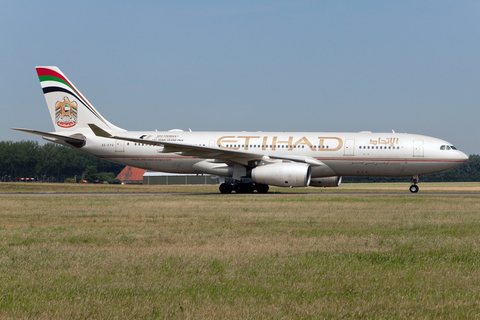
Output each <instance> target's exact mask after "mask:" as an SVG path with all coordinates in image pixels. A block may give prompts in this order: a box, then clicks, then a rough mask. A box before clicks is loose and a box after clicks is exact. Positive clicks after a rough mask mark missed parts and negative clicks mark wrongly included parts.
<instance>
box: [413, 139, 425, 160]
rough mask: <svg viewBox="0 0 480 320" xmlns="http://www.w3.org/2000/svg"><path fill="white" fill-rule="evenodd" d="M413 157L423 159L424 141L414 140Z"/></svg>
mask: <svg viewBox="0 0 480 320" xmlns="http://www.w3.org/2000/svg"><path fill="white" fill-rule="evenodd" d="M413 156H414V157H423V140H413Z"/></svg>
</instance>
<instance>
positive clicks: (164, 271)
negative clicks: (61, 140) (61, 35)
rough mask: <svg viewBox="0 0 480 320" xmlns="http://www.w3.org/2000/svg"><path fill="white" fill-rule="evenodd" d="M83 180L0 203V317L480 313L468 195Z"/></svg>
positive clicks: (478, 260) (476, 202) (477, 241)
mask: <svg viewBox="0 0 480 320" xmlns="http://www.w3.org/2000/svg"><path fill="white" fill-rule="evenodd" d="M15 185H21V184H17V183H16V184H15ZM4 186H5V185H4V184H0V188H1V190H2V193H7V192H15V193H18V192H23V193H29V192H30V193H37V192H39V190H38V189H32V188H33V184H32V185H28V184H24V186H25V189H22V188H20V189H15V188H17V187H16V186H15V187H4ZM64 186H67V185H57V186H51V187H47V186H43V189H44V190H47V189H48V188H52V189H49V190H50V191H45V192H64V191H65V187H64ZM71 186H73V187H71ZM478 186H479V184H476V185H471V184H466V185H460V184H457V185H450V186H447V185H445V184H442V185H440V186H434V185H431V186H430V187H431V188H442V189H441V192H443V191H446V190H443V188H448V189H452V188H455V189H462V190H463V191H461V192H473V191H472V190H474V189H475V188H477V187H478ZM90 187H91V188H92V189H90V192H94V193H98V194H97V195H89V196H70V195H58V196H48V195H43V196H42V195H37V196H28V195H3V196H1V197H0V275H1V277H0V318H22V319H28V318H35V319H36V318H42V319H65V318H71V319H85V318H91V319H132V318H141V319H158V318H167V319H171V318H173V319H177V318H178V319H198V318H200V319H205V318H208V319H271V318H274V319H285V318H286V319H289V318H298V319H318V318H320V319H322V318H331V319H336V318H367V319H368V318H375V319H391V318H394V319H404V318H428V319H432V318H443V319H452V318H453V319H466V318H470V319H473V318H479V317H480V304H479V301H480V255H479V252H480V251H479V249H480V197H479V196H476V195H471V196H468V195H467V196H463V195H457V196H448V197H446V196H443V197H442V196H435V195H429V196H427V197H422V196H421V195H410V194H408V191H406V192H405V190H404V187H405V185H404V184H402V186H401V190H402V192H405V195H394V196H390V195H375V194H373V195H342V194H329V192H328V191H327V192H326V190H332V189H324V190H325V191H323V192H322V193H316V194H288V193H276V194H272V193H270V194H266V195H259V194H252V195H236V194H232V195H220V194H199V195H174V194H173V195H153V194H152V195H137V196H124V197H122V196H110V195H101V194H100V193H101V192H105V191H99V190H107V189H108V190H110V191H106V192H112V191H115V188H117V189H118V187H119V186H116V187H115V188H113V189H110V188H111V187H113V186H98V185H97V186H85V185H81V186H78V188H80V189H79V190H77V191H75V185H70V186H68V188H67V189H68V191H66V192H87V191H80V190H85V189H81V188H90ZM120 187H128V188H129V189H128V190H130V191H128V192H169V190H170V189H172V190H173V192H183V191H185V190H184V188H185V187H184V186H183V187H182V186H178V187H170V189H169V188H168V187H161V188H160V189H161V190H162V191H159V189H158V187H157V188H153V189H148V188H152V187H144V186H120ZM137 187H140V188H138V189H137ZM354 187H355V186H350V188H351V189H354ZM365 187H366V186H365V185H358V186H357V188H360V189H359V190H363V191H362V192H365V189H362V188H365ZM383 187H384V190H392V189H391V188H393V189H395V188H397V186H396V184H394V185H384V186H383ZM407 187H408V185H407ZM421 187H422V185H421ZM426 187H427V184H425V188H426ZM56 188H57V189H56ZM102 188H105V189H102ZM188 188H190V189H189V190H188V191H187V192H206V193H209V192H216V187H215V186H213V188H212V187H211V186H206V187H193V186H188ZM372 188H373V189H375V188H377V186H374V187H373V186H372ZM59 189H60V190H59ZM448 189H447V190H448ZM13 190H15V191H13ZM61 190H63V191H61ZM125 190H127V188H125V189H121V190H120V191H118V192H126V191H125ZM132 190H137V191H132ZM138 190H142V191H138ZM146 190H151V191H146ZM191 190H197V191H191ZM199 190H200V191H199ZM202 190H203V191H202ZM280 190H283V189H280ZM287 190H288V189H287ZM293 190H296V189H293ZM308 190H311V189H305V190H304V191H302V192H306V191H308ZM313 190H317V189H313ZM337 190H338V189H337ZM367 190H371V189H367ZM421 190H422V189H421ZM465 190H467V191H465ZM468 190H469V191H468ZM368 192H369V191H368ZM372 192H376V191H372ZM389 192H390V191H389ZM432 192H435V190H433V191H432Z"/></svg>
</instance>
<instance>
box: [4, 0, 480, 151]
mask: <svg viewBox="0 0 480 320" xmlns="http://www.w3.org/2000/svg"><path fill="white" fill-rule="evenodd" d="M0 3H1V4H2V6H1V7H2V9H1V11H0V64H1V67H2V73H1V77H0V140H11V141H21V140H37V141H39V142H41V141H43V140H42V139H41V138H37V137H35V136H32V135H29V134H26V133H23V132H17V131H13V130H11V129H10V128H12V127H20V128H30V129H36V130H41V131H53V130H54V129H53V124H52V120H51V118H50V115H49V113H48V110H47V107H46V103H45V99H44V97H43V93H42V90H41V87H40V84H39V82H38V77H37V74H36V72H35V66H58V67H59V68H60V69H61V70H62V72H63V73H64V74H65V75H66V76H67V77H68V78H69V80H70V81H72V82H73V83H74V84H75V86H76V87H77V88H78V89H79V90H80V91H81V92H82V94H83V95H84V96H85V97H87V99H88V100H89V101H90V102H91V103H92V104H93V105H94V106H95V108H96V109H97V110H98V111H99V112H100V113H101V114H102V115H103V117H104V118H106V119H108V120H109V121H110V122H111V123H113V124H115V125H117V126H119V127H121V128H124V129H127V130H155V129H158V130H159V131H160V130H169V129H184V130H188V129H189V128H190V129H192V130H193V131H243V130H246V131H323V132H328V131H336V132H357V131H365V130H368V131H373V132H391V131H392V130H395V132H402V133H403V132H408V133H417V134H423V135H428V136H433V137H437V138H441V139H445V140H447V141H449V142H451V143H452V144H454V145H455V146H456V147H457V148H458V149H460V150H462V151H464V152H465V153H467V154H480V143H478V142H477V141H478V139H479V138H480V126H479V119H480V2H478V1H442V0H439V1H408V0H407V1H386V0H382V1H370V0H365V1H328V0H327V1H318V0H317V1H303V0H296V1H282V0H275V1H225V0H222V1H208V0H206V1H160V0H156V1H124V0H119V1H109V0H106V1H90V0H87V1H65V0H61V1H60V0H58V1H50V0H45V1H23V0H17V1H6V0H0ZM42 143H43V142H42Z"/></svg>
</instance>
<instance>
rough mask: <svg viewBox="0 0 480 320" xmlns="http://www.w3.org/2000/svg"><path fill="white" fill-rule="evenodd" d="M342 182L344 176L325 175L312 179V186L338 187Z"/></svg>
mask: <svg viewBox="0 0 480 320" xmlns="http://www.w3.org/2000/svg"><path fill="white" fill-rule="evenodd" d="M341 183H342V177H339V176H333V177H324V178H312V179H311V180H310V187H338V186H339V185H340V184H341Z"/></svg>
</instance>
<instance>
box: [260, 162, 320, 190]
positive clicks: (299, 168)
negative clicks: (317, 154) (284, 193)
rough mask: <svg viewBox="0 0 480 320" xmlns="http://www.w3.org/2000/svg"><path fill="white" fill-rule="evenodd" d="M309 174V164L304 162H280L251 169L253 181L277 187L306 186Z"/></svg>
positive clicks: (308, 181)
mask: <svg viewBox="0 0 480 320" xmlns="http://www.w3.org/2000/svg"><path fill="white" fill-rule="evenodd" d="M311 176H312V174H311V169H310V166H309V165H308V164H306V163H291V162H281V163H273V164H267V165H263V166H258V167H255V168H253V169H252V180H253V182H256V183H261V184H269V185H272V186H277V187H306V186H308V184H309V183H310V178H311Z"/></svg>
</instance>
